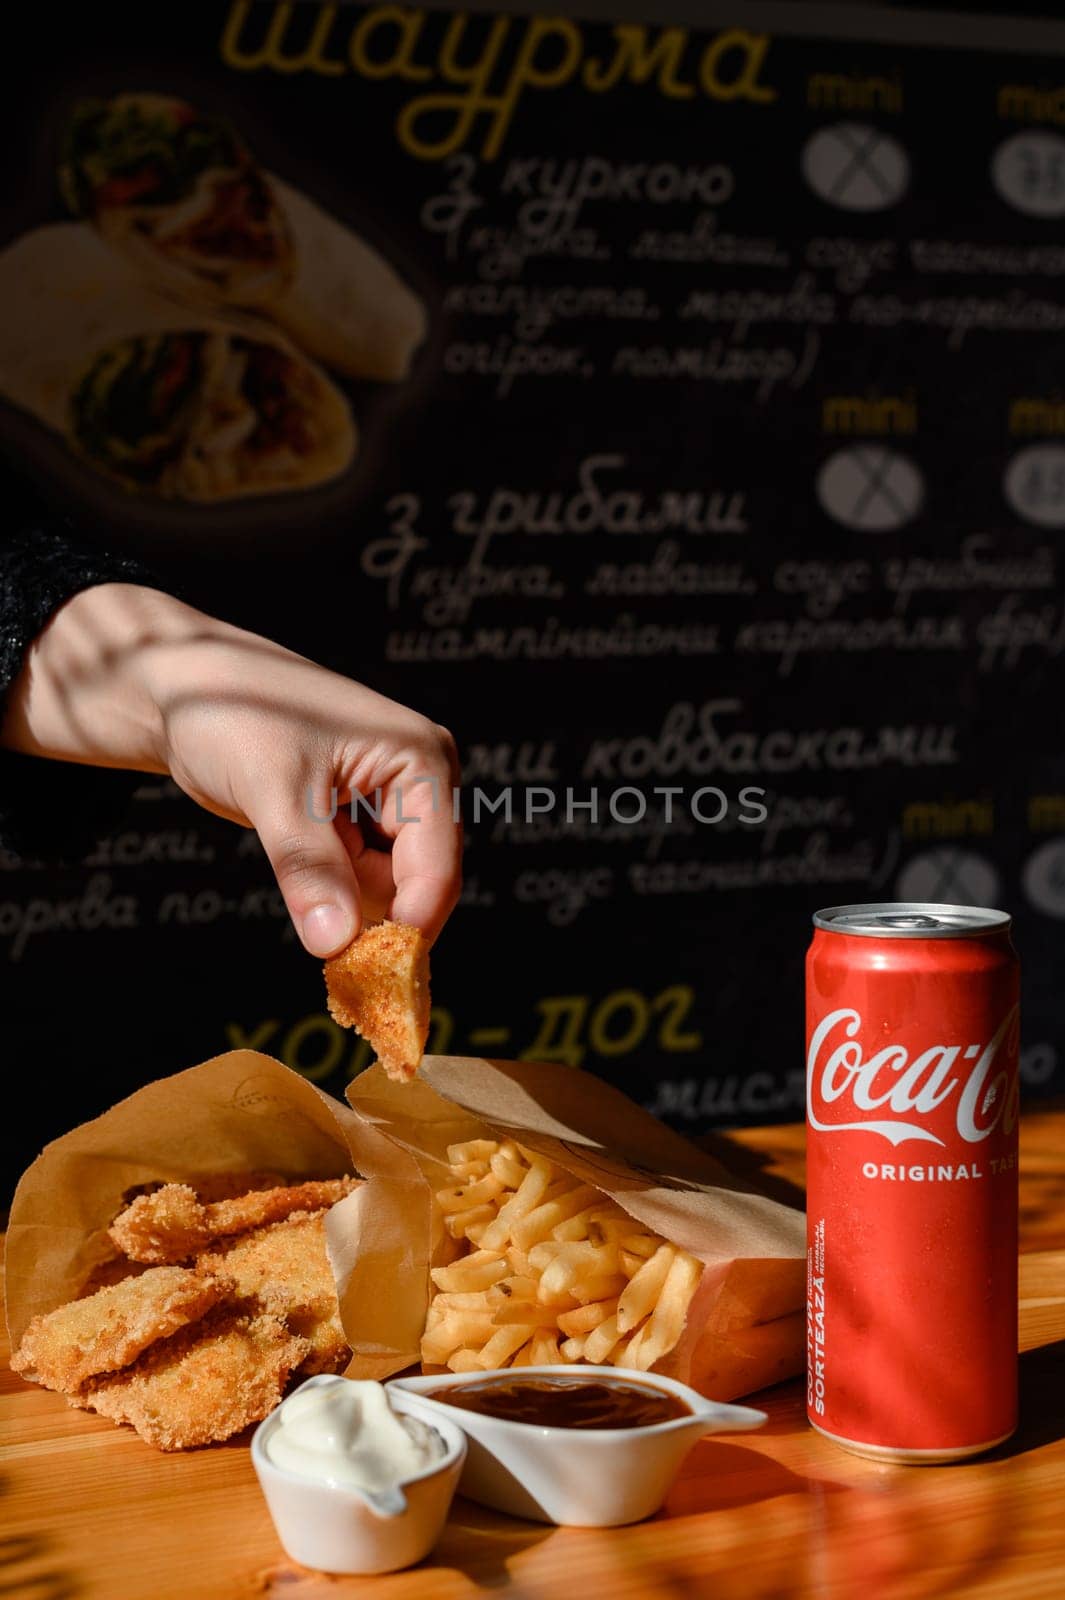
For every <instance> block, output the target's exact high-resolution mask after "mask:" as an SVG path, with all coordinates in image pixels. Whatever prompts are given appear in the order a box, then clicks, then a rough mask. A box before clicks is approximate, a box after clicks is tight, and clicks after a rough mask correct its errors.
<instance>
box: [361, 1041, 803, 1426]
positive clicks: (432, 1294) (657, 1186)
mask: <svg viewBox="0 0 1065 1600" xmlns="http://www.w3.org/2000/svg"><path fill="white" fill-rule="evenodd" d="M348 1099H349V1101H350V1104H351V1106H352V1108H353V1110H354V1111H355V1113H356V1115H357V1116H359V1117H360V1119H362V1120H363V1121H364V1122H365V1123H367V1124H368V1125H371V1126H372V1127H373V1128H374V1129H375V1131H377V1132H378V1133H382V1134H384V1135H385V1136H386V1137H387V1138H388V1139H389V1140H391V1141H392V1142H393V1143H394V1144H395V1145H396V1146H397V1147H398V1148H399V1150H402V1151H403V1152H404V1153H405V1154H406V1155H407V1156H409V1157H411V1158H413V1160H414V1162H415V1163H416V1165H417V1168H418V1171H419V1173H420V1176H421V1180H422V1185H423V1203H424V1206H425V1210H426V1213H427V1216H428V1230H427V1234H426V1238H427V1247H426V1248H425V1252H424V1257H423V1260H422V1267H423V1281H424V1290H423V1293H422V1295H421V1297H420V1300H419V1303H418V1306H417V1307H416V1308H412V1307H410V1306H409V1304H408V1305H407V1306H406V1308H405V1309H406V1311H407V1312H408V1313H412V1314H410V1315H408V1316H407V1319H406V1325H407V1326H408V1327H410V1326H411V1324H412V1323H416V1324H418V1325H419V1327H420V1337H419V1338H418V1339H417V1341H416V1342H414V1341H412V1342H411V1344H410V1346H409V1347H408V1348H407V1350H406V1351H404V1352H400V1351H399V1350H398V1348H397V1346H398V1344H399V1343H400V1342H401V1341H400V1340H399V1338H398V1337H397V1329H396V1328H395V1327H393V1329H392V1332H391V1340H390V1342H391V1345H392V1347H393V1349H395V1350H396V1356H397V1360H396V1365H397V1367H398V1366H399V1365H402V1364H405V1363H404V1361H403V1360H402V1359H401V1356H405V1357H406V1360H407V1361H409V1362H410V1363H413V1362H417V1361H421V1362H422V1364H423V1365H424V1366H426V1367H428V1368H430V1369H433V1368H450V1369H451V1370H452V1371H459V1372H463V1371H478V1370H488V1369H491V1368H494V1367H500V1366H539V1365H544V1364H555V1363H557V1364H559V1365H565V1364H570V1363H576V1362H582V1361H583V1362H589V1363H593V1364H601V1363H604V1362H607V1363H613V1364H615V1365H617V1366H619V1367H627V1368H634V1369H636V1370H639V1371H650V1370H654V1371H657V1372H665V1373H669V1374H670V1375H672V1376H674V1377H678V1378H680V1379H682V1380H683V1381H685V1382H689V1383H692V1384H694V1385H695V1387H697V1388H699V1389H701V1390H702V1391H703V1392H704V1393H706V1394H708V1395H710V1396H712V1397H713V1398H716V1399H720V1400H728V1399H732V1398H735V1397H736V1396H738V1395H742V1394H747V1393H750V1392H751V1391H753V1390H754V1389H758V1388H762V1387H764V1386H765V1385H767V1384H770V1383H774V1382H776V1381H778V1380H779V1379H781V1378H785V1377H789V1376H791V1375H792V1374H793V1373H795V1372H797V1371H799V1370H800V1368H801V1366H802V1363H803V1338H804V1328H803V1323H804V1316H803V1299H804V1289H805V1235H804V1225H803V1218H802V1215H801V1213H799V1212H797V1211H793V1210H791V1209H789V1208H788V1207H786V1206H783V1205H781V1204H779V1203H778V1202H777V1201H774V1200H771V1199H769V1198H768V1197H766V1196H765V1195H761V1194H758V1193H757V1192H755V1191H753V1190H752V1189H750V1188H749V1187H748V1186H746V1185H745V1184H744V1183H743V1182H742V1181H741V1180H740V1179H738V1178H736V1177H735V1176H733V1175H732V1174H731V1173H729V1172H728V1171H727V1170H726V1169H725V1168H724V1167H723V1166H722V1165H721V1164H720V1163H719V1162H718V1161H717V1160H715V1159H714V1158H713V1157H712V1156H710V1155H709V1154H707V1153H705V1152H703V1151H701V1150H699V1149H698V1148H697V1147H696V1146H695V1145H693V1144H691V1143H689V1142H688V1141H687V1140H685V1139H683V1138H682V1137H681V1136H680V1135H678V1134H676V1133H674V1132H672V1131H671V1130H670V1129H668V1128H666V1127H665V1126H664V1125H663V1124H662V1123H660V1122H658V1121H657V1120H656V1119H655V1118H653V1117H652V1116H650V1115H649V1114H648V1113H647V1112H645V1111H643V1110H641V1109H640V1108H639V1107H638V1106H636V1105H634V1104H633V1103H632V1102H631V1101H630V1100H628V1099H627V1098H626V1097H625V1096H624V1095H622V1094H621V1093H619V1092H618V1091H617V1090H616V1089H613V1088H611V1087H610V1086H609V1085H607V1084H605V1083H603V1082H602V1081H601V1080H600V1079H597V1078H595V1077H592V1076H591V1075H590V1074H588V1073H584V1072H580V1071H578V1070H575V1069H573V1068H569V1067H563V1066H556V1065H550V1064H542V1063H525V1062H503V1061H486V1060H480V1059H476V1058H463V1057H449V1056H436V1057H433V1056H427V1057H425V1058H424V1060H423V1063H422V1067H421V1071H420V1075H419V1078H418V1079H417V1080H416V1081H415V1082H414V1083H411V1084H407V1085H402V1086H401V1085H397V1084H395V1083H392V1082H390V1081H389V1080H388V1079H387V1078H386V1077H385V1075H384V1072H383V1071H382V1069H381V1068H379V1067H373V1068H371V1069H370V1070H369V1071H367V1072H365V1073H363V1074H362V1075H361V1076H360V1077H359V1078H357V1079H356V1080H355V1082H354V1083H353V1084H352V1085H351V1086H350V1088H349V1091H348ZM397 1204H402V1205H403V1206H404V1207H405V1208H407V1210H408V1214H409V1208H410V1195H409V1192H407V1193H400V1192H399V1191H398V1190H397V1187H396V1185H395V1184H394V1183H393V1184H391V1186H389V1187H386V1186H384V1185H377V1184H375V1180H374V1179H373V1178H371V1180H370V1182H369V1183H368V1184H367V1185H366V1186H365V1189H364V1190H363V1191H362V1205H363V1207H364V1210H365V1212H366V1214H372V1215H373V1216H374V1218H375V1223H376V1226H377V1227H378V1228H385V1229H387V1228H388V1227H389V1226H390V1224H389V1216H388V1213H389V1210H390V1209H391V1208H392V1207H394V1206H396V1205H397ZM397 1220H398V1219H397ZM350 1245H351V1251H352V1257H351V1262H350V1265H351V1266H352V1267H353V1268H355V1269H358V1268H360V1267H362V1268H363V1277H364V1281H365V1276H366V1264H365V1262H364V1260H363V1258H364V1255H365V1247H364V1245H363V1243H362V1242H361V1241H360V1240H357V1239H352V1240H351V1241H350ZM414 1276H415V1274H413V1273H408V1275H407V1285H408V1295H409V1292H410V1285H411V1283H412V1282H413V1279H414ZM340 1287H341V1304H342V1307H344V1308H347V1310H348V1311H349V1312H350V1313H351V1315H352V1320H351V1321H350V1322H346V1323H345V1326H346V1329H347V1333H348V1338H349V1342H350V1343H351V1345H352V1349H353V1352H354V1355H353V1360H352V1364H351V1367H350V1368H349V1371H350V1373H351V1374H352V1375H353V1376H358V1375H366V1374H368V1373H371V1372H372V1373H373V1375H375V1376H381V1375H382V1364H381V1354H382V1352H381V1344H380V1338H379V1334H380V1322H381V1313H380V1311H378V1312H377V1314H376V1320H377V1323H378V1329H377V1333H378V1337H375V1338H370V1339H369V1340H367V1338H366V1326H367V1324H366V1321H365V1318H366V1308H365V1305H364V1304H360V1301H359V1299H358V1298H357V1297H354V1296H353V1295H352V1294H351V1293H350V1292H346V1291H347V1290H348V1286H347V1285H346V1284H345V1283H343V1282H342V1283H341V1285H340ZM381 1288H382V1290H383V1289H384V1284H383V1283H382V1285H381ZM394 1310H395V1311H396V1312H398V1311H399V1310H400V1308H399V1307H398V1306H395V1305H394Z"/></svg>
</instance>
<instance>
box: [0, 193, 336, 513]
mask: <svg viewBox="0 0 1065 1600" xmlns="http://www.w3.org/2000/svg"><path fill="white" fill-rule="evenodd" d="M0 394H2V395H3V397H4V398H5V399H7V400H10V401H12V402H13V403H14V404H15V405H17V406H19V407H20V408H21V409H22V410H23V411H27V412H29V413H30V414H31V415H32V416H34V417H36V418H37V419H38V421H40V422H43V423H44V424H45V426H46V427H48V428H51V429H53V430H54V431H55V432H56V433H58V434H60V435H61V436H62V437H63V438H64V439H65V440H66V442H67V443H68V445H69V446H70V448H71V449H72V450H73V451H75V452H76V453H77V454H78V455H79V456H81V457H82V458H83V459H84V460H86V461H88V462H89V463H90V464H91V465H92V466H93V467H95V468H96V470H97V471H99V472H101V473H103V474H104V475H105V476H107V477H109V478H111V479H113V480H115V481H117V482H119V483H121V484H122V485H123V486H124V487H126V488H128V489H131V490H139V491H141V492H142V493H154V494H158V495H163V496H170V497H174V498H178V499H185V500H196V501H217V500H228V499H235V498H238V497H241V496H245V495H261V494H276V493H283V492H285V491H287V490H294V489H307V488H310V487H312V486H313V485H316V484H321V483H325V482H328V481H329V480H330V479H331V478H335V477H336V476H337V475H338V474H339V473H341V472H343V471H344V470H345V468H346V467H348V466H349V464H350V463H351V461H352V459H353V457H354V454H355V448H356V440H357V434H356V429H355V423H354V421H353V419H352V415H351V411H350V409H349V407H348V404H347V401H346V400H345V399H344V397H343V396H342V395H341V394H340V392H339V390H337V388H336V387H335V386H334V385H333V383H332V382H331V381H330V380H329V378H328V377H327V376H326V375H325V373H324V372H322V370H321V369H320V368H319V367H318V366H316V365H315V364H314V363H313V362H312V361H309V360H308V359H307V357H306V356H305V355H303V354H302V353H301V352H300V351H298V350H297V349H296V348H295V347H294V346H293V345H292V344H291V343H290V342H289V340H288V339H286V338H285V336H284V335H283V334H282V333H281V332H279V330H278V329H277V328H275V327H273V326H272V325H271V324H270V323H268V322H265V321H263V320H262V319H261V318H257V317H254V318H253V317H251V316H247V315H241V314H239V313H235V312H228V313H223V312H219V311H214V310H211V309H209V308H195V307H191V306H188V305H183V304H181V303H180V302H179V301H177V300H174V299H172V298H170V297H169V296H167V295H163V294H161V293H159V292H158V291H157V290H156V289H153V288H152V287H151V286H150V285H149V284H147V283H145V282H144V280H143V279H142V278H141V276H140V275H139V274H138V273H137V272H136V271H135V270H134V268H133V267H131V266H130V265H129V264H128V263H127V262H126V261H124V260H123V258H122V257H121V256H120V255H118V254H117V253H116V252H115V251H114V250H111V249H109V248H108V247H107V245H105V244H103V243H102V242H101V240H100V239H99V238H98V237H97V235H96V234H95V233H94V232H93V230H92V229H91V228H90V227H88V226H87V225H86V224H84V223H55V224H53V225H52V226H50V227H45V228H38V229H35V230H34V231H33V232H32V233H28V234H26V235H24V236H23V238H21V239H19V240H17V241H16V243H15V244H13V245H11V246H9V248H8V249H7V250H5V251H3V252H2V253H0Z"/></svg>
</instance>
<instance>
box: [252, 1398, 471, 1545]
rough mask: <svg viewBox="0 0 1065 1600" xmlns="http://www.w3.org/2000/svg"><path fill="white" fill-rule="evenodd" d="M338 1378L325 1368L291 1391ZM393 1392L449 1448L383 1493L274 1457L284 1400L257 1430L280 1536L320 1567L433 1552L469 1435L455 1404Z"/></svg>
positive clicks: (395, 1402) (396, 1405) (257, 1462)
mask: <svg viewBox="0 0 1065 1600" xmlns="http://www.w3.org/2000/svg"><path fill="white" fill-rule="evenodd" d="M337 1381H338V1380H337V1379H336V1378H335V1377H332V1376H330V1375H328V1374H325V1373H323V1374H320V1375H319V1376H317V1377H314V1378H308V1379H307V1381H306V1383H301V1384H300V1385H299V1386H298V1388H296V1389H294V1390H293V1391H292V1393H293V1394H299V1392H300V1390H302V1389H310V1388H312V1387H314V1386H316V1385H319V1384H323V1383H336V1382H337ZM339 1381H340V1382H342V1383H343V1382H346V1381H347V1380H346V1379H343V1378H342V1379H340V1380H339ZM388 1398H389V1400H390V1402H391V1405H392V1409H393V1410H394V1411H397V1412H400V1413H406V1414H408V1415H410V1416H417V1417H418V1418H419V1420H421V1421H422V1422H428V1423H429V1425H430V1426H431V1427H432V1428H434V1429H435V1430H436V1432H437V1434H438V1435H439V1436H440V1438H441V1439H442V1440H443V1443H444V1450H445V1453H444V1454H443V1455H442V1456H440V1457H439V1458H438V1459H437V1460H436V1461H435V1462H434V1463H433V1465H432V1466H430V1467H428V1468H426V1470H425V1471H424V1472H420V1473H418V1474H417V1476H416V1477H413V1478H405V1479H404V1480H403V1482H402V1483H401V1484H399V1485H398V1487H397V1488H396V1489H392V1490H387V1491H384V1492H382V1493H380V1494H372V1493H370V1492H369V1491H364V1490H360V1489H347V1488H334V1487H331V1486H330V1485H329V1484H327V1483H323V1482H321V1480H316V1479H314V1478H305V1477H303V1476H302V1475H299V1474H297V1473H294V1472H289V1471H288V1470H287V1469H286V1468H284V1467H279V1466H277V1465H276V1464H275V1463H274V1462H273V1461H271V1460H270V1457H269V1455H268V1454H267V1445H268V1444H269V1442H270V1435H271V1433H272V1432H273V1430H274V1429H275V1428H276V1427H278V1425H279V1424H278V1414H279V1412H280V1410H281V1406H277V1407H276V1408H275V1409H274V1410H273V1411H271V1413H270V1415H269V1416H268V1417H267V1418H265V1420H264V1421H262V1422H260V1424H259V1426H258V1427H257V1428H256V1430H255V1432H254V1433H253V1434H252V1440H251V1459H252V1464H253V1465H254V1467H255V1471H256V1474H257V1475H258V1479H259V1484H260V1487H261V1488H262V1491H263V1494H264V1495H265V1496H266V1503H267V1505H268V1506H269V1508H270V1515H271V1517H272V1518H273V1519H274V1527H275V1528H276V1529H277V1534H278V1538H279V1539H280V1540H281V1543H282V1545H283V1546H284V1547H285V1551H286V1553H287V1554H288V1555H290V1556H291V1557H292V1559H293V1561H299V1562H300V1563H301V1564H302V1565H303V1566H305V1567H315V1568H317V1569H318V1571H320V1572H346V1573H373V1572H396V1571H398V1569H399V1568H400V1567H409V1566H411V1565H412V1564H413V1563H414V1562H415V1561H420V1560H421V1559H422V1557H423V1556H425V1555H428V1553H429V1551H430V1550H431V1549H432V1548H433V1545H434V1544H435V1543H436V1541H437V1539H438V1538H439V1537H440V1533H441V1530H442V1529H443V1526H444V1522H445V1521H446V1519H447V1514H448V1511H449V1510H450V1507H451V1501H452V1499H453V1498H454V1495H455V1490H456V1488H457V1487H458V1481H459V1475H460V1474H461V1472H462V1466H463V1462H464V1461H465V1459H466V1435H465V1434H464V1433H463V1431H462V1429H461V1428H460V1427H459V1426H458V1424H457V1421H456V1415H457V1414H456V1413H455V1412H454V1411H452V1412H451V1414H450V1416H448V1415H437V1414H436V1410H435V1408H434V1414H433V1415H432V1416H428V1415H426V1413H425V1410H424V1408H418V1407H416V1406H415V1405H414V1404H413V1403H412V1402H411V1398H410V1397H409V1396H408V1395H406V1394H403V1393H401V1392H399V1391H397V1390H396V1389H394V1388H390V1389H389V1396H388ZM282 1404H284V1402H282Z"/></svg>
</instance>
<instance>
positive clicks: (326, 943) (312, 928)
mask: <svg viewBox="0 0 1065 1600" xmlns="http://www.w3.org/2000/svg"><path fill="white" fill-rule="evenodd" d="M354 935H355V920H354V918H353V917H352V915H351V912H350V911H345V910H344V908H343V906H336V905H331V904H326V905H321V906H312V907H311V909H310V910H309V911H308V913H307V915H306V916H305V917H304V919H303V943H304V944H305V945H306V947H307V949H308V950H309V951H310V953H311V955H312V956H331V955H335V954H336V952H337V951H338V950H342V949H343V948H344V946H345V945H348V944H350V943H351V941H352V939H353V937H354Z"/></svg>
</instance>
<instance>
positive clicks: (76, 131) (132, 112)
mask: <svg viewBox="0 0 1065 1600" xmlns="http://www.w3.org/2000/svg"><path fill="white" fill-rule="evenodd" d="M59 175H60V184H61V187H62V190H63V193H64V196H65V198H66V200H67V204H68V205H69V206H70V207H71V209H72V210H73V211H74V212H75V214H76V215H78V216H81V217H84V218H85V219H86V221H88V222H89V223H91V224H92V226H93V227H94V228H95V229H96V230H97V232H98V233H99V235H100V237H101V238H102V239H103V240H105V241H106V243H107V244H108V245H110V246H111V247H112V248H113V249H114V250H116V251H117V252H119V253H120V254H121V255H123V256H124V257H125V258H126V259H127V260H128V261H129V262H130V263H132V264H133V265H135V266H136V267H137V268H138V270H139V271H140V272H141V273H142V274H144V275H145V276H146V277H147V278H148V279H149V280H150V281H151V282H152V283H154V284H155V285H156V286H157V287H158V288H160V289H163V290H165V291H166V292H167V293H169V294H172V295H176V296H178V297H180V298H181V299H183V300H187V301H189V302H190V303H192V304H198V305H205V304H206V305H208V306H212V307H215V308H226V307H247V308H253V309H255V310H256V311H257V312H258V313H259V314H260V315H264V316H268V317H270V318H271V319H272V320H273V321H274V322H276V323H277V324H278V325H279V326H280V327H281V328H283V329H284V330H285V331H286V332H287V333H289V335H290V336H291V337H292V338H293V339H294V340H295V341H296V343H297V344H299V345H300V346H301V348H302V349H304V350H305V351H306V352H307V353H308V354H309V355H311V356H313V357H315V358H316V359H317V360H319V361H321V362H323V363H324V364H325V365H327V366H330V367H333V368H335V369H336V370H337V371H338V372H342V373H344V374H345V376H347V377H351V378H356V379H358V378H369V379H377V380H380V381H387V382H396V381H399V380H401V379H403V378H405V377H406V376H407V375H408V373H409V371H410V368H411V363H412V361H413V358H414V355H415V353H416V351H417V350H418V347H419V346H420V345H421V344H422V342H423V341H424V339H425V335H426V328H427V318H426V312H425V306H424V304H423V303H422V301H421V300H420V299H419V298H418V297H417V295H415V294H414V293H413V292H412V290H411V289H410V288H408V286H407V284H406V283H404V281H403V279H402V278H401V277H400V276H399V275H398V273H397V272H396V271H395V270H394V269H393V268H392V267H391V266H390V265H389V263H388V262H387V261H386V260H385V259H384V257H383V256H381V255H380V254H379V253H378V252H377V251H376V250H374V249H373V248H372V247H371V246H370V245H369V244H367V242H366V241H365V240H364V239H362V238H360V236H359V235H358V234H357V233H355V232H353V231H352V229H350V228H348V227H346V226H345V225H344V224H343V223H341V222H339V221H337V219H336V218H335V217H332V216H330V215H329V213H328V212H326V211H324V210H322V208H321V207H320V206H318V205H316V204H315V203H314V202H313V201H312V200H310V199H308V198H307V196H306V195H304V194H301V193H300V192H299V190H297V189H294V188H292V187H291V186H290V185H289V184H287V183H284V182H282V180H281V179H280V178H277V177H275V176H273V175H272V174H269V173H266V172H264V171H263V170H262V169H261V168H260V167H259V166H258V164H257V163H256V161H255V159H254V157H253V156H252V154H251V152H250V151H249V149H248V148H247V146H246V145H245V144H244V142H243V140H242V139H241V138H240V137H239V136H238V135H237V134H236V132H235V131H234V130H233V129H232V128H231V127H230V125H229V124H228V123H227V122H226V121H224V120H223V119H222V118H220V117H216V116H211V115H209V114H207V113H205V112H202V111H199V110H197V109H195V108H194V107H192V106H190V105H188V104H187V103H186V102H185V101H183V100H180V99H177V98H174V97H172V96H168V95H159V94H149V93H136V94H133V93H128V94H119V95H115V96H113V97H112V98H111V99H108V100H101V99H97V100H85V101H82V102H80V103H79V104H78V105H77V106H76V107H75V109H74V112H73V114H72V117H71V120H70V124H69V126H68V129H67V133H66V137H65V139H64V142H63V153H62V158H61V164H60V174H59Z"/></svg>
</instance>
